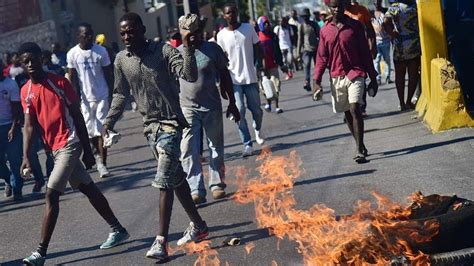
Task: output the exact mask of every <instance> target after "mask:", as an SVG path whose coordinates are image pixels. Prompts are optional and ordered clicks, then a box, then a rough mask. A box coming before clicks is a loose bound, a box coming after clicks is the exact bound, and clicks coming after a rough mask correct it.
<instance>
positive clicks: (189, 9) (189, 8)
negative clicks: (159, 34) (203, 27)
mask: <svg viewBox="0 0 474 266" xmlns="http://www.w3.org/2000/svg"><path fill="white" fill-rule="evenodd" d="M183 9H184V14H185V15H186V14H196V15H199V5H198V2H197V0H183Z"/></svg>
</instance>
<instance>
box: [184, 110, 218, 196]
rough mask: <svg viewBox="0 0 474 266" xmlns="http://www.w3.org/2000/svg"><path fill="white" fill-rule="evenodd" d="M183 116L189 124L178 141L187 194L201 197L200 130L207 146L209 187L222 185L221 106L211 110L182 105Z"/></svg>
mask: <svg viewBox="0 0 474 266" xmlns="http://www.w3.org/2000/svg"><path fill="white" fill-rule="evenodd" d="M182 109H183V114H184V116H185V117H186V120H187V121H188V123H189V124H190V125H191V127H189V128H185V129H184V130H183V140H182V141H181V152H182V157H181V161H182V164H183V169H184V172H186V173H187V177H186V179H187V180H188V184H189V187H190V188H191V194H196V195H199V196H201V197H205V196H206V188H205V186H204V176H203V174H202V165H201V158H200V153H199V150H200V146H201V143H200V142H201V138H202V131H201V128H203V129H204V132H205V133H206V138H207V143H208V146H209V152H210V158H209V188H210V189H211V191H212V190H214V189H218V188H222V189H223V188H225V187H226V185H225V183H224V179H225V166H224V127H223V121H222V109H221V108H219V109H217V110H212V111H199V110H196V109H194V108H187V107H182Z"/></svg>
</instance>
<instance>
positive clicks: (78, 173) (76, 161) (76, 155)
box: [47, 142, 92, 193]
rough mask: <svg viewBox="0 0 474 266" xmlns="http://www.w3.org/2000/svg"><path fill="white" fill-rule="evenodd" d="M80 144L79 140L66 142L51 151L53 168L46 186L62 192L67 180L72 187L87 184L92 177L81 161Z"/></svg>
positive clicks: (75, 187)
mask: <svg viewBox="0 0 474 266" xmlns="http://www.w3.org/2000/svg"><path fill="white" fill-rule="evenodd" d="M81 154H82V145H81V143H80V142H75V143H70V144H69V143H68V144H67V145H66V146H65V147H63V148H61V149H59V150H56V151H53V157H54V168H53V171H52V172H51V175H50V176H49V179H48V185H47V186H48V188H51V189H54V190H56V191H59V192H61V193H62V192H64V189H65V188H66V185H67V182H68V181H69V184H70V185H71V187H73V188H74V189H77V188H78V187H79V185H80V184H84V185H87V184H89V183H91V182H92V178H91V176H90V175H89V173H87V171H86V168H85V167H84V165H83V164H82V162H81Z"/></svg>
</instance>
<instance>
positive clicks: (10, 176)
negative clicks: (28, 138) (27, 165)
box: [0, 124, 23, 195]
mask: <svg viewBox="0 0 474 266" xmlns="http://www.w3.org/2000/svg"><path fill="white" fill-rule="evenodd" d="M10 128H11V124H8V125H3V126H0V177H1V178H4V179H5V183H7V184H9V185H10V186H11V187H12V191H13V194H14V195H21V190H22V188H23V178H22V177H21V175H20V167H21V162H22V161H23V135H22V133H21V128H20V127H17V128H16V130H15V136H14V138H13V140H12V141H11V142H8V131H9V130H10ZM7 160H8V162H9V164H10V169H8V167H7V165H6V162H7Z"/></svg>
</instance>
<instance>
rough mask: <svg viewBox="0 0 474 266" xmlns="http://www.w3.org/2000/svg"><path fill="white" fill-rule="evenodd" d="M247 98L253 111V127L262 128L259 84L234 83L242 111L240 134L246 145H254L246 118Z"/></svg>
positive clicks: (238, 105) (239, 123)
mask: <svg viewBox="0 0 474 266" xmlns="http://www.w3.org/2000/svg"><path fill="white" fill-rule="evenodd" d="M244 95H245V98H246V100H247V108H248V109H249V110H250V112H251V113H252V118H253V128H254V129H255V130H260V128H261V127H262V118H263V110H262V108H260V94H259V92H258V84H257V83H252V84H247V85H237V84H234V96H235V105H236V106H237V108H238V109H239V112H240V121H239V122H238V123H237V125H238V126H239V135H240V139H241V140H242V143H243V144H244V145H249V146H252V138H251V137H250V132H249V127H248V125H247V119H245V112H246V110H245V101H244Z"/></svg>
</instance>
